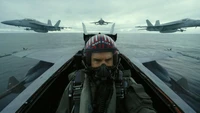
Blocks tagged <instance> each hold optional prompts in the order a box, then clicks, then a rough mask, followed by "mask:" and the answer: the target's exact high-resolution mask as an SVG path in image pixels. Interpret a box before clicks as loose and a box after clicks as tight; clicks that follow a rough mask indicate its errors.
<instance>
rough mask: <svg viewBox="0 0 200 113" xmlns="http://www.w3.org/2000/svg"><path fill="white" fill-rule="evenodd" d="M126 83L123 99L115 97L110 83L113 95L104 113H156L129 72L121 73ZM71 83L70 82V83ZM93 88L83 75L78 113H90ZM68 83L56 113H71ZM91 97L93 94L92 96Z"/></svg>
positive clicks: (71, 77)
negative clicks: (125, 92)
mask: <svg viewBox="0 0 200 113" xmlns="http://www.w3.org/2000/svg"><path fill="white" fill-rule="evenodd" d="M81 71H82V70H81ZM123 73H124V75H125V77H126V78H129V79H128V80H127V82H128V88H127V94H126V95H125V97H124V99H117V97H116V88H115V82H113V83H112V87H113V91H112V92H113V93H112V96H111V98H110V102H109V103H108V104H107V106H106V108H107V109H106V111H105V113H156V111H155V110H154V108H153V106H152V100H151V98H150V97H149V96H148V94H147V93H146V92H145V90H144V88H143V86H142V85H141V84H137V83H136V82H135V81H134V80H133V79H132V78H131V77H130V75H131V73H130V71H129V70H128V71H123ZM75 75H76V72H75V73H72V74H70V75H69V78H70V79H74V77H75ZM70 82H72V81H70ZM93 89H94V87H93V85H91V83H90V80H89V78H88V76H87V75H86V74H84V83H83V89H82V91H81V96H80V108H79V111H80V112H79V113H91V112H92V104H91V103H92V101H93V98H92V96H91V92H92V91H93ZM69 94H70V83H69V84H68V86H67V87H66V89H65V91H64V93H63V95H62V98H61V101H60V104H59V107H58V109H57V111H56V113H71V110H72V109H71V108H70V104H71V102H70V99H69ZM92 95H93V94H92Z"/></svg>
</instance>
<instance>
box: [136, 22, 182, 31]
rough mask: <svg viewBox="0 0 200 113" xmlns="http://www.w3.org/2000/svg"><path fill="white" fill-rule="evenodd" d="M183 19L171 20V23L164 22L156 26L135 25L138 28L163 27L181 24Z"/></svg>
mask: <svg viewBox="0 0 200 113" xmlns="http://www.w3.org/2000/svg"><path fill="white" fill-rule="evenodd" d="M181 23H182V22H181V21H178V22H171V23H166V24H162V25H156V26H135V27H136V28H147V27H148V28H157V29H159V28H163V27H170V26H175V25H179V24H181Z"/></svg>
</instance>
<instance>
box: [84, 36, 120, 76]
mask: <svg viewBox="0 0 200 113" xmlns="http://www.w3.org/2000/svg"><path fill="white" fill-rule="evenodd" d="M118 55H119V51H118V49H117V48H116V45H115V42H114V40H113V39H112V38H111V37H109V36H107V35H103V34H98V35H95V36H93V37H91V38H90V39H89V40H88V41H87V43H86V45H85V49H84V56H85V63H86V65H87V67H90V68H91V69H93V70H98V71H110V69H113V68H114V67H116V66H117V64H118V61H119V60H118ZM103 73H105V72H103Z"/></svg>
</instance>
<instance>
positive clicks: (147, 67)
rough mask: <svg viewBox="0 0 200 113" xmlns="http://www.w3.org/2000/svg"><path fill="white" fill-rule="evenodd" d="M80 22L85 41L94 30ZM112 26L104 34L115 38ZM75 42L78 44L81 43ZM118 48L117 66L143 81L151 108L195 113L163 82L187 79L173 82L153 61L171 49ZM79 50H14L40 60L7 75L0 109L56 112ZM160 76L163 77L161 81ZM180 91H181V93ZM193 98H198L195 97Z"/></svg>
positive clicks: (177, 86) (79, 62)
mask: <svg viewBox="0 0 200 113" xmlns="http://www.w3.org/2000/svg"><path fill="white" fill-rule="evenodd" d="M82 26H83V31H84V38H83V39H84V41H87V40H88V39H89V38H90V37H91V36H94V34H89V33H88V32H87V30H86V27H85V25H84V23H82ZM114 27H115V24H113V25H112V27H111V30H110V33H109V34H106V35H108V36H110V37H111V38H113V40H114V41H116V40H117V34H113V33H114ZM78 46H80V48H82V45H78ZM120 51H121V54H120V58H121V60H120V62H121V63H120V65H121V67H123V69H124V70H127V69H130V70H131V73H132V77H134V79H135V80H137V82H139V83H142V84H144V87H145V89H146V91H147V92H148V93H149V94H150V95H151V99H152V100H153V104H154V108H155V109H156V111H157V112H163V111H164V112H168V113H177V112H185V113H196V111H194V109H193V108H192V107H190V105H189V104H192V103H189V104H188V103H186V102H185V101H184V100H182V99H181V98H180V96H179V95H177V94H176V93H175V92H174V91H173V90H172V89H170V87H168V86H167V84H165V83H164V82H163V81H167V82H168V83H171V84H170V86H174V87H173V88H174V89H178V90H181V91H182V90H184V89H183V87H182V85H180V84H184V86H186V84H187V81H186V80H184V79H181V80H179V81H178V82H181V81H183V82H182V83H180V84H178V82H177V83H176V81H174V80H173V79H172V78H171V77H169V76H168V74H167V71H166V70H165V69H164V68H163V67H162V66H161V65H159V64H158V63H157V62H156V60H159V59H163V58H172V57H173V56H176V54H174V53H171V52H172V51H165V52H159V53H158V54H157V55H156V54H148V55H150V56H148V57H138V58H137V57H135V56H134V54H130V51H129V50H125V49H121V50H120ZM82 52H83V51H82V49H78V50H77V48H74V47H72V48H63V49H57V48H56V49H49V50H46V49H43V50H30V51H29V50H25V51H21V52H18V53H15V54H14V56H18V57H22V58H25V57H27V58H33V59H38V60H40V62H39V63H38V64H36V66H34V67H33V68H31V69H30V70H29V71H28V73H27V75H26V76H25V78H24V79H23V80H22V81H18V80H17V79H16V78H15V77H11V78H10V79H9V82H8V90H6V92H5V93H3V94H0V97H1V98H0V108H1V109H0V112H1V113H8V112H9V113H13V112H20V113H22V112H23V113H24V112H35V113H38V112H56V109H57V107H58V104H59V102H60V99H61V96H62V94H63V91H64V90H65V88H66V86H67V84H68V83H69V79H68V75H69V73H71V72H73V71H75V70H77V69H82V68H84V64H83V62H82V58H83V56H82V55H83V53H82ZM162 53H163V54H162ZM167 53H168V54H167ZM51 56H52V57H51ZM41 65H42V66H41ZM153 67H154V68H153ZM42 68H43V69H42ZM162 79H164V80H163V81H162ZM184 81H185V82H184ZM26 84H29V86H28V87H26V89H25V85H26ZM120 91H121V90H120ZM122 91H124V90H122ZM54 92H56V93H54ZM184 92H186V93H187V94H188V95H190V96H188V97H187V96H186V97H187V98H190V97H191V96H193V95H191V93H190V92H188V91H187V90H184ZM74 94H76V93H73V96H74V97H75V95H74ZM121 94H124V93H123V92H122V93H121V92H120V93H119V95H121ZM181 95H184V94H182V93H181ZM197 95H198V94H197ZM11 96H12V98H11ZM13 96H14V97H13ZM195 96H196V95H195ZM15 97H16V98H15ZM14 98H15V99H14ZM144 98H145V97H144ZM195 99H196V101H197V102H199V101H198V100H199V98H198V97H197V98H195ZM47 100H48V101H47ZM11 101H12V102H11ZM80 106H81V104H80ZM197 107H198V105H197ZM1 110H2V111H1Z"/></svg>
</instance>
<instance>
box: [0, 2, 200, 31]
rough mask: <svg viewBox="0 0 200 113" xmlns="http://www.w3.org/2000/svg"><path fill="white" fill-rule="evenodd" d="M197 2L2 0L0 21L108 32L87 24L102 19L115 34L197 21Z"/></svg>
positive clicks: (198, 13)
mask: <svg viewBox="0 0 200 113" xmlns="http://www.w3.org/2000/svg"><path fill="white" fill-rule="evenodd" d="M198 2H199V1H197V0H182V1H180V0H173V1H172V0H168V1H167V0H149V1H148V2H147V1H145V0H140V1H139V0H126V1H124V0H115V1H113V0H112V1H108V0H96V1H94V0H82V1H75V0H48V1H41V0H34V1H27V0H17V1H10V0H7V1H6V0H4V1H3V0H2V1H0V10H1V15H3V16H0V21H4V20H11V19H23V18H33V19H37V20H39V21H41V22H45V23H46V22H47V20H48V19H51V20H52V24H53V25H54V24H55V23H56V22H57V20H61V26H71V27H73V28H76V29H77V30H82V25H81V23H82V22H84V23H86V24H88V28H89V29H90V28H91V29H97V28H100V29H104V30H107V29H108V27H106V26H104V27H99V26H95V25H89V22H92V21H98V20H99V19H100V18H103V19H104V20H105V21H112V22H115V23H116V29H119V30H116V31H127V32H132V31H135V32H137V29H135V26H137V25H146V22H145V20H146V19H149V20H150V21H151V22H152V23H154V22H155V21H156V20H160V22H161V23H166V22H170V21H174V20H179V19H182V18H192V19H200V18H199V15H200V12H199V5H198ZM4 27H5V25H3V26H2V25H0V28H4ZM16 29H17V28H16ZM130 29H131V30H130ZM199 31H200V30H197V32H199ZM140 32H147V31H140ZM187 32H188V31H187Z"/></svg>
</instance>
